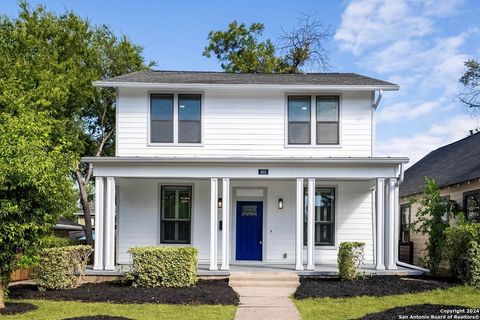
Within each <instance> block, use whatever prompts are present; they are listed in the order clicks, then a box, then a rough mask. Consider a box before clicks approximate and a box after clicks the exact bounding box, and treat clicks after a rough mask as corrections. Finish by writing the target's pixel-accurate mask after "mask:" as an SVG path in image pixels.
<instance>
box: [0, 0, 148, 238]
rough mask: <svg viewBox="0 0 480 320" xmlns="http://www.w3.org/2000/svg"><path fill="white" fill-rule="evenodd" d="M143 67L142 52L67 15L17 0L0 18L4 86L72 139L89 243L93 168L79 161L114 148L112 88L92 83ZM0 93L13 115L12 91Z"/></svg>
mask: <svg viewBox="0 0 480 320" xmlns="http://www.w3.org/2000/svg"><path fill="white" fill-rule="evenodd" d="M144 68H146V65H145V63H144V59H143V57H142V48H141V47H139V46H137V45H134V44H133V43H131V42H130V41H129V40H128V39H127V38H126V37H117V36H116V35H115V34H114V33H113V32H112V31H111V30H110V29H109V28H108V27H107V26H105V25H101V26H95V25H92V24H91V23H90V22H89V21H88V20H85V19H82V18H81V17H79V16H78V15H76V14H75V13H73V12H66V13H64V14H61V15H56V14H54V13H52V12H48V11H47V10H46V9H45V8H44V7H43V6H38V7H36V8H35V9H33V10H31V9H30V8H29V7H28V5H27V4H26V3H25V2H22V3H21V4H20V12H19V15H18V18H16V19H9V18H7V17H3V18H2V19H1V21H0V72H1V74H2V78H3V79H2V80H3V84H4V85H10V86H14V87H16V88H15V90H16V92H18V93H19V95H23V93H24V92H28V93H29V94H28V95H26V96H25V98H24V99H30V100H29V101H25V105H26V106H28V108H29V109H31V110H34V111H46V112H48V114H49V115H50V116H51V117H52V118H53V119H56V120H60V121H59V122H57V123H56V125H57V128H55V130H54V131H55V132H56V134H57V135H58V136H60V137H62V138H63V139H66V140H69V141H72V142H74V143H72V144H71V145H70V148H71V151H72V152H74V153H75V154H76V155H77V158H76V159H77V160H76V161H75V163H73V165H72V173H73V177H74V178H75V180H76V181H77V184H78V189H79V193H80V204H81V206H82V208H83V211H84V215H85V224H86V226H85V227H86V228H85V229H86V230H85V231H86V238H87V243H90V244H91V243H92V242H93V236H92V228H91V218H90V207H89V200H90V199H89V196H88V195H89V189H91V188H90V186H89V185H90V178H91V175H92V167H91V166H86V165H84V164H81V163H80V162H79V161H78V160H79V158H80V156H84V155H93V156H100V155H113V154H114V147H115V146H114V141H115V132H114V130H115V91H114V90H113V89H99V88H95V87H93V85H92V82H93V81H95V80H99V79H104V78H109V77H114V76H117V75H120V74H124V73H128V72H133V71H137V70H140V69H144ZM0 86H1V84H0ZM2 93H3V94H2V96H0V108H2V110H3V112H17V111H18V110H16V108H17V106H15V105H12V104H9V103H8V101H2V99H6V97H7V96H8V95H12V94H13V93H12V91H9V90H3V91H2ZM30 96H31V98H30Z"/></svg>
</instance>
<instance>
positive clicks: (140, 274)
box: [126, 246, 198, 288]
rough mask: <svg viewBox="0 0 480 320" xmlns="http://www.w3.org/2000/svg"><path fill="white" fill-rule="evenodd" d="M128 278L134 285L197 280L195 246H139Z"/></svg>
mask: <svg viewBox="0 0 480 320" xmlns="http://www.w3.org/2000/svg"><path fill="white" fill-rule="evenodd" d="M128 252H129V253H130V254H131V255H132V259H133V263H132V269H131V271H130V272H129V273H128V274H127V276H126V279H127V280H132V282H133V283H132V285H133V286H134V287H147V288H148V287H188V286H192V285H194V284H195V283H197V264H198V262H197V261H198V259H197V254H198V250H197V249H196V248H192V247H165V246H162V247H160V246H151V247H135V248H131V249H130V250H129V251H128Z"/></svg>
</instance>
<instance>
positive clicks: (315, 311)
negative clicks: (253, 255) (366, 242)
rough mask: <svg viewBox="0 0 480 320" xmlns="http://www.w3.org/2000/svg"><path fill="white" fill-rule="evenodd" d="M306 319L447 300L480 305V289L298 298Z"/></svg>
mask: <svg viewBox="0 0 480 320" xmlns="http://www.w3.org/2000/svg"><path fill="white" fill-rule="evenodd" d="M294 303H295V305H296V306H297V308H298V310H299V311H300V314H301V315H302V319H303V320H309V319H312V320H313V319H326V320H333V319H358V318H361V317H364V316H365V315H367V314H370V313H376V312H380V311H384V310H388V309H391V308H395V307H399V306H407V305H415V304H425V303H431V304H447V305H460V306H466V307H477V308H478V307H480V290H477V289H473V288H471V287H466V286H460V285H459V286H456V287H453V288H448V289H445V290H434V291H428V292H421V293H412V294H403V295H392V296H383V297H375V296H361V297H352V298H315V299H303V300H297V299H294Z"/></svg>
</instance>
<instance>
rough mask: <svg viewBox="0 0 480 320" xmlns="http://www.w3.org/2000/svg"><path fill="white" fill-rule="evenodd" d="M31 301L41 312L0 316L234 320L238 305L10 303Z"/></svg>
mask: <svg viewBox="0 0 480 320" xmlns="http://www.w3.org/2000/svg"><path fill="white" fill-rule="evenodd" d="M9 301H11V302H29V303H33V304H35V305H36V306H37V307H38V309H37V310H35V311H32V312H28V313H25V314H19V315H11V316H0V318H1V319H2V320H4V319H5V320H10V319H15V320H17V319H18V320H20V319H22V320H23V319H25V320H27V319H28V320H30V319H36V320H44V319H45V320H46V319H48V320H55V319H64V318H72V317H79V316H88V315H90V316H91V315H100V314H101V315H110V316H122V317H126V318H132V319H146V320H148V319H155V320H157V319H158V320H159V319H178V320H195V319H202V320H203V319H205V320H213V319H215V320H217V319H218V320H220V319H233V318H234V316H235V310H236V307H235V306H221V305H201V306H190V305H170V304H113V303H87V302H71V301H46V300H23V299H22V300H9Z"/></svg>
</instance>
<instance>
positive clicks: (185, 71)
mask: <svg viewBox="0 0 480 320" xmlns="http://www.w3.org/2000/svg"><path fill="white" fill-rule="evenodd" d="M141 71H152V72H159V73H160V72H176V73H218V74H247V75H308V74H342V75H356V76H360V77H366V76H363V75H360V74H358V73H355V72H297V73H282V72H226V71H215V70H160V69H147V70H141ZM368 78H370V77H368ZM372 79H373V78H372Z"/></svg>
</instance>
